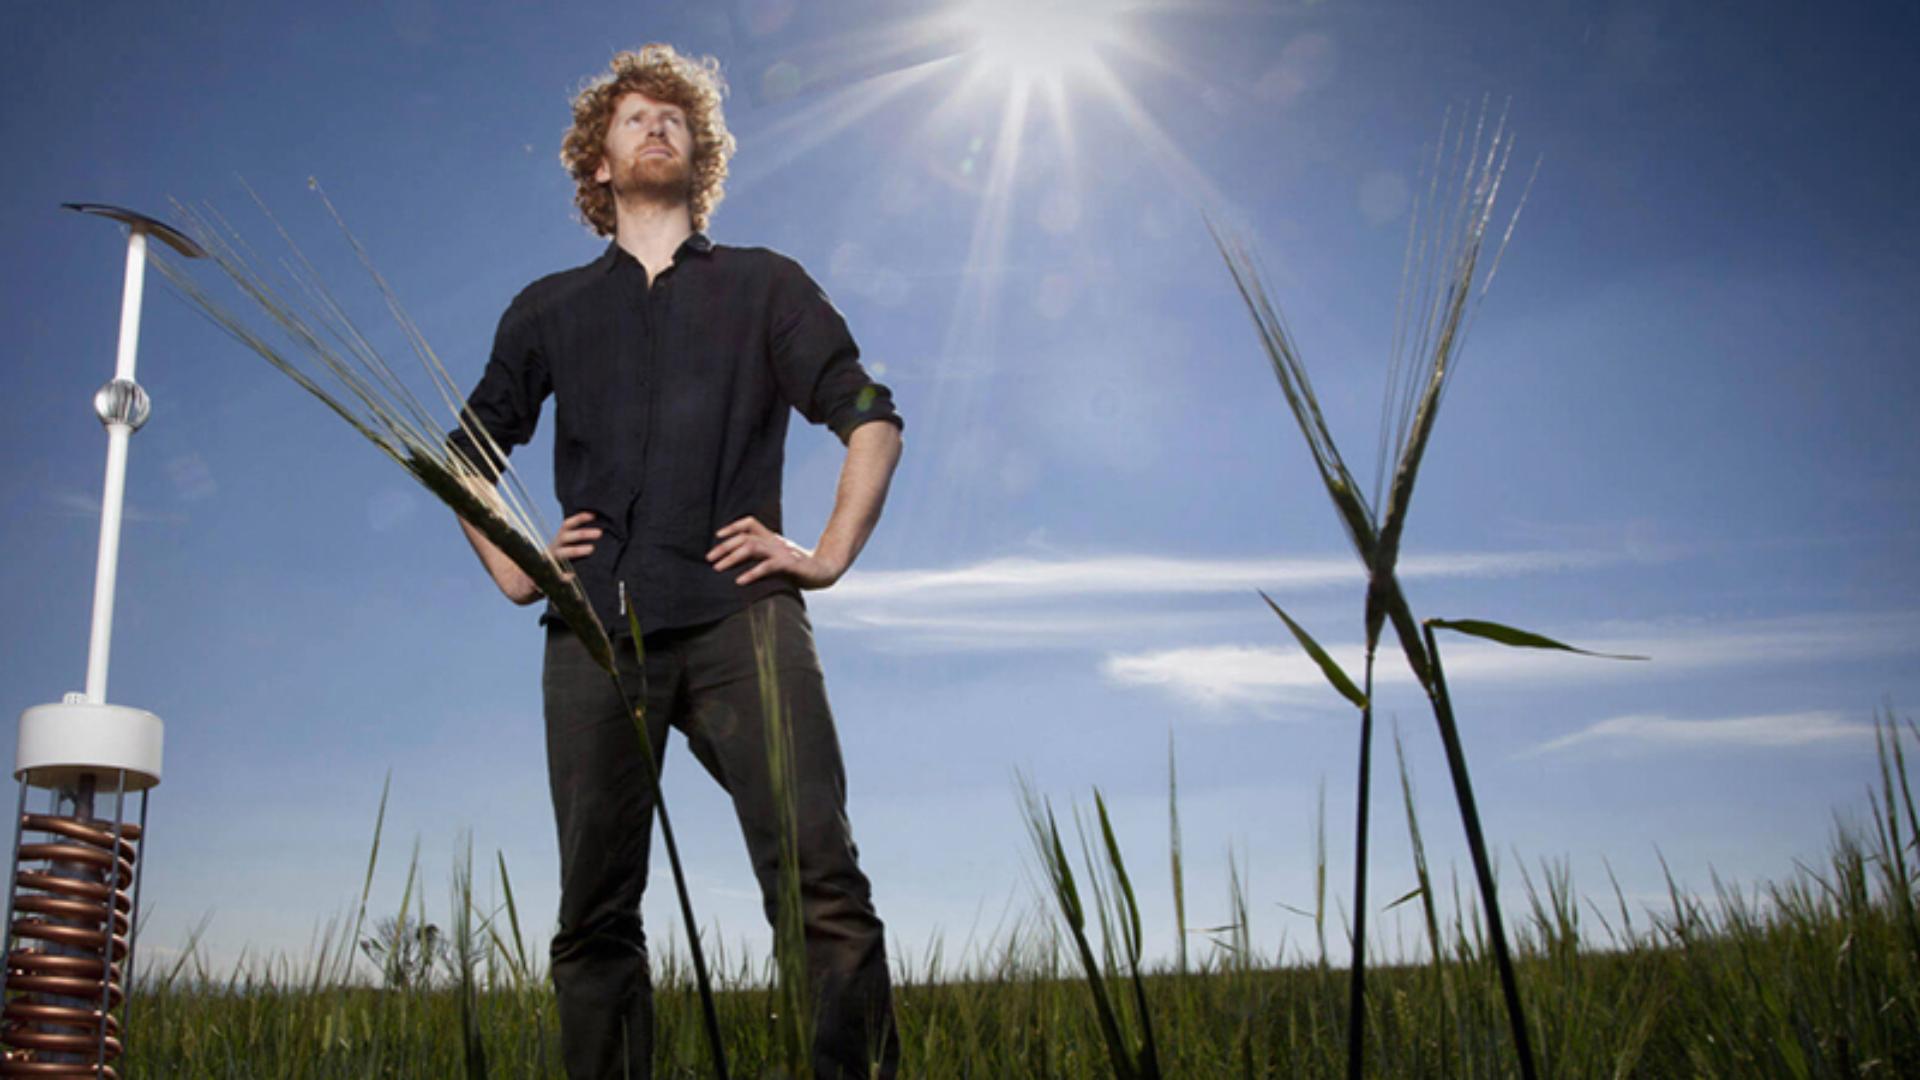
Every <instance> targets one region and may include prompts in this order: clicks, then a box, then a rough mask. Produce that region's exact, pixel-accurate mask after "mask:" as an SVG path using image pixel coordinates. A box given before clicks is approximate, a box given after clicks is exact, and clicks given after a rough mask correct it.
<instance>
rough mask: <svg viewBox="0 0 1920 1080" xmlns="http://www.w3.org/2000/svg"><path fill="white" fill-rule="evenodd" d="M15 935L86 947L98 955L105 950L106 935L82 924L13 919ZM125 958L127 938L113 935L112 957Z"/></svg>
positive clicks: (72, 946)
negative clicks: (72, 924) (66, 924)
mask: <svg viewBox="0 0 1920 1080" xmlns="http://www.w3.org/2000/svg"><path fill="white" fill-rule="evenodd" d="M13 934H14V936H15V937H27V938H33V939H34V940H36V941H45V942H48V943H50V944H53V945H65V946H66V947H68V948H70V949H88V950H91V951H92V952H93V954H94V955H96V956H98V955H99V954H100V953H102V952H103V951H105V950H106V947H107V935H106V934H105V933H103V932H101V931H99V930H88V929H86V928H85V927H82V926H62V925H61V924H59V923H50V922H48V921H46V920H45V919H15V920H13ZM126 958H127V939H126V938H124V937H121V936H120V935H119V934H115V935H114V936H113V959H114V960H116V961H118V960H125V959H126Z"/></svg>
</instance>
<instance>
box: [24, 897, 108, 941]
mask: <svg viewBox="0 0 1920 1080" xmlns="http://www.w3.org/2000/svg"><path fill="white" fill-rule="evenodd" d="M13 910H15V911H30V912H33V913H34V914H35V915H51V916H53V917H54V918H57V919H79V920H82V921H84V922H86V923H87V924H88V925H90V926H99V925H100V924H101V923H104V922H105V921H106V919H107V905H105V904H89V903H87V902H86V901H85V900H65V899H62V898H60V897H58V896H34V895H30V894H22V895H21V896H19V897H18V898H16V899H15V900H14V904H13ZM130 928H131V923H130V921H129V920H128V919H127V917H126V916H125V915H122V914H121V913H119V912H117V911H116V912H114V913H113V929H114V932H115V933H118V934H124V933H126V932H127V931H128V930H129V929H130Z"/></svg>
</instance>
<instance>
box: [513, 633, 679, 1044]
mask: <svg viewBox="0 0 1920 1080" xmlns="http://www.w3.org/2000/svg"><path fill="white" fill-rule="evenodd" d="M618 644H619V645H620V646H621V647H622V648H620V649H616V652H617V653H621V654H622V655H621V657H620V660H621V664H620V666H621V672H620V677H621V679H622V680H623V681H624V682H625V683H626V686H627V688H628V692H629V693H638V692H639V687H640V685H641V683H640V678H639V675H640V672H639V666H638V664H636V663H635V662H634V658H633V651H632V649H633V647H632V644H631V643H630V642H626V641H622V642H619V643H618ZM647 659H648V663H647V668H648V675H649V679H648V708H647V712H648V727H649V729H650V731H651V734H652V736H653V745H654V753H655V759H656V760H659V758H660V756H661V750H662V748H663V746H664V744H665V742H666V728H667V719H668V717H669V715H670V712H671V709H672V708H673V706H674V704H675V701H674V698H675V694H676V691H677V687H676V685H675V684H676V682H677V680H676V679H675V678H674V671H673V656H672V654H671V652H670V651H667V652H665V653H663V655H662V656H661V657H659V658H658V659H656V658H655V657H653V656H649V657H648V658H647ZM542 691H543V697H544V699H545V705H546V722H547V778H548V782H549V784H550V785H551V787H552V790H553V814H554V822H555V824H556V825H557V826H558V829H559V839H560V928H559V931H558V932H557V933H556V934H555V935H554V938H553V951H552V963H553V985H554V991H555V995H556V997H557V999H558V1004H559V1012H560V1045H561V1054H562V1057H563V1058H564V1060H565V1061H566V1066H567V1075H568V1077H570V1078H571V1080H627V1078H632V1080H644V1078H646V1077H649V1076H651V1075H652V1068H653V986H652V982H651V980H650V978H649V973H648V969H647V939H646V934H645V933H644V932H643V931H642V929H641V926H640V894H641V891H642V890H643V889H645V888H646V881H647V847H648V842H649V840H650V839H651V837H652V833H653V828H652V826H653V819H652V816H651V814H652V810H653V785H652V783H651V779H650V777H649V776H648V775H647V773H648V770H647V763H646V759H645V758H644V757H643V755H642V750H641V746H640V738H639V733H638V732H637V731H635V730H634V724H633V720H632V718H631V717H630V716H629V715H628V713H627V707H626V704H625V703H624V702H622V701H621V700H620V695H619V693H618V692H617V691H616V690H615V689H614V685H613V680H612V679H610V678H608V677H607V673H606V672H605V671H604V670H602V669H601V668H600V666H599V665H597V664H595V663H594V662H593V659H592V658H591V657H590V656H588V654H587V650H586V647H585V646H583V645H581V644H580V640H579V639H578V638H577V637H575V636H574V634H573V632H572V631H571V630H568V629H567V628H566V627H564V626H560V625H555V626H551V627H549V628H548V631H547V654H546V669H545V672H544V675H543V677H542Z"/></svg>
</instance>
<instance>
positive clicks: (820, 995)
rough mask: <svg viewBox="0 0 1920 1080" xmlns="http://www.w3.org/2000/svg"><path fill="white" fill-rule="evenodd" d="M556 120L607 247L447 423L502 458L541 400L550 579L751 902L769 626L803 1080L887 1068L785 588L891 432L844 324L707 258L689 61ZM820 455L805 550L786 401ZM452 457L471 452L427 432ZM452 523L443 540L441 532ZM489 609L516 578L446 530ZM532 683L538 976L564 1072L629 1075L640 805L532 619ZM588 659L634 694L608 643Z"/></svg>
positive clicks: (612, 734)
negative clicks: (792, 513)
mask: <svg viewBox="0 0 1920 1080" xmlns="http://www.w3.org/2000/svg"><path fill="white" fill-rule="evenodd" d="M611 67H612V71H611V73H610V74H608V75H606V76H604V77H602V78H601V79H600V80H598V81H597V82H594V83H592V84H590V85H588V86H587V87H586V88H585V89H583V90H582V91H581V92H580V94H579V95H578V97H576V98H575V100H574V102H573V126H572V128H571V130H569V131H568V133H567V135H566V139H565V141H564V144H563V147H562V151H561V159H562V161H563V162H564V163H565V164H566V166H567V168H568V170H569V172H570V173H571V174H572V175H573V177H574V180H575V182H576V185H577V190H576V194H575V202H576V203H577V205H578V207H579V209H580V212H581V216H582V217H583V218H584V219H585V220H586V222H587V224H588V225H589V226H591V227H592V228H593V229H594V230H595V231H596V232H597V233H599V234H600V235H603V236H604V235H609V234H611V235H612V236H613V242H612V243H610V244H609V245H608V247H607V250H606V252H605V253H604V254H603V255H601V256H600V257H599V258H598V259H595V260H594V261H593V262H590V263H588V264H586V265H585V266H581V267H577V268H575V269H573V270H568V271H564V272H562V273H558V274H554V275H550V276H548V277H545V278H542V279H540V280H539V281H536V282H534V283H533V284H532V285H530V286H528V287H527V288H526V289H525V290H524V291H522V292H521V293H520V295H519V296H518V297H516V298H515V299H514V301H513V303H512V304H511V305H510V306H509V307H508V308H507V311H506V314H505V315H504V316H503V317H502V318H501V320H500V328H499V331H498V335H497V337H496V338H495V344H494V350H493V355H492V357H491V359H490V360H489V362H488V364H487V369H486V372H485V374H484V375H483V376H482V378H481V380H480V384H479V386H478V387H477V388H476V389H475V390H474V392H473V394H472V396H471V398H470V399H469V402H468V404H469V405H470V406H471V407H472V409H473V412H474V414H475V416H476V417H478V419H479V420H480V422H481V423H482V424H484V425H485V426H486V428H487V430H488V432H489V433H490V434H491V435H492V436H493V438H494V439H495V440H496V441H497V442H498V443H499V444H500V445H501V447H503V448H510V447H513V446H517V445H521V444H524V443H525V442H526V441H527V440H528V438H529V437H531V435H532V433H533V428H534V424H535V422H536V421H537V420H538V417H539V413H540V408H541V405H542V402H543V401H544V400H545V399H546V397H547V396H548V395H552V396H553V397H554V399H555V403H556V409H555V411H556V417H555V423H556V425H557V429H556V432H555V437H554V487H555V492H556V494H557V495H558V496H559V499H560V502H561V505H562V508H563V510H564V514H565V520H564V523H563V524H562V526H561V528H560V531H559V533H558V535H557V536H556V537H555V540H554V550H555V551H556V552H557V553H558V554H560V555H562V556H565V557H566V558H567V559H569V560H571V561H572V563H573V566H574V568H575V570H576V572H577V573H578V574H579V577H580V581H581V584H582V585H583V586H584V587H585V589H586V592H587V595H588V598H589V599H590V600H591V601H592V602H593V605H594V608H595V610H596V612H597V613H598V614H599V616H600V619H601V621H602V623H603V624H605V625H606V626H607V627H608V629H609V630H612V631H614V632H615V633H616V635H617V634H619V633H620V632H621V631H623V630H625V628H626V627H627V609H628V607H629V606H631V607H632V608H633V609H634V611H636V612H637V614H638V617H639V621H640V625H641V627H642V632H643V633H644V635H645V642H644V644H645V654H646V659H645V664H646V671H645V684H646V686H647V717H648V721H649V732H648V735H649V737H650V738H651V740H652V742H653V746H654V748H655V751H656V754H655V756H656V758H658V757H659V756H660V755H659V751H661V750H663V749H664V746H665V742H666V735H667V728H668V726H669V725H671V726H673V727H677V728H679V729H680V730H681V731H682V732H683V733H684V734H685V736H686V738H687V742H688V745H689V746H690V748H691V749H692V750H693V752H694V754H695V756H696V757H697V758H698V759H699V760H700V762H701V764H702V765H704V766H705V767H706V769H707V771H708V772H709V773H710V774H712V775H713V777H714V779H716V780H717V781H719V783H720V784H721V786H722V787H723V788H725V789H726V790H727V791H728V793H729V794H730V795H731V796H732V798H733V802H734V807H735V810H736V812H737V813H738V816H739V819H740V827H741V830H742V832H743V833H744V834H745V837H746V841H747V848H748V852H749V854H750V855H751V857H752V861H753V868H754V872H755V874H756V876H757V877H758V879H759V882H760V887H761V890H762V895H763V897H764V899H765V902H766V905H767V913H768V918H769V921H772V920H773V918H774V917H775V914H776V912H777V906H776V905H777V900H776V897H777V895H778V894H777V892H776V889H777V886H778V883H779V873H780V870H779V849H780V836H779V830H778V825H777V819H776V812H775V807H774V802H773V796H772V792H771V789H770V785H769V783H768V766H767V747H766V741H765V736H764V728H763V726H762V724H763V717H762V706H761V700H762V699H761V685H760V679H759V677H758V669H757V666H756V662H755V659H756V658H755V654H754V647H753V640H754V634H753V631H754V627H755V626H756V625H759V626H763V627H764V626H766V625H771V626H772V628H773V630H774V642H775V646H774V658H773V659H774V665H773V666H774V669H775V670H776V671H777V673H778V674H777V691H778V694H779V698H780V700H781V703H782V705H783V707H784V710H785V716H786V719H787V724H788V727H789V728H790V729H791V730H792V737H793V744H794V745H793V749H794V754H793V757H794V759H795V774H796V775H795V779H796V782H797V783H796V787H797V789H798V794H797V798H796V807H795V809H796V811H797V814H796V816H797V832H798V841H799V860H798V861H799V868H798V874H799V880H800V891H801V905H802V913H803V918H804V921H805V927H806V952H807V956H806V961H807V971H808V976H809V980H810V986H811V991H812V995H813V998H812V1000H813V1004H814V1021H815V1045H814V1054H813V1056H814V1068H815V1072H816V1075H818V1076H820V1077H821V1078H823V1080H826V1078H835V1077H856V1076H857V1077H863V1078H864V1077H869V1076H871V1075H873V1074H874V1073H875V1071H876V1070H877V1072H878V1074H879V1075H881V1076H891V1075H892V1074H893V1071H894V1068H895V1061H896V1058H897V1055H898V1046H897V1039H896V1036H895V1033H894V1025H893V1017H892V1008H891V1004H890V988H889V982H888V976H887V963H886V952H885V949H884V946H883V943H882V927H881V923H880V920H879V918H878V917H877V916H876V915H875V914H874V909H873V904H872V902H871V900H870V898H869V888H868V883H867V879H866V877H865V876H864V875H863V874H862V873H861V871H860V868H859V866H858V864H857V853H856V850H855V848H854V845H853V840H852V836H851V832H850V828H849V826H848V823H847V819H846V814H845V778H844V774H843V772H842V768H841V759H840V751H839V745H838V742H837V741H836V737H835V734H834V728H833V719H832V715H831V714H830V712H829V711H828V707H827V699H826V695H825V689H824V686H823V684H822V681H821V675H820V666H819V660H818V659H817V657H816V656H815V653H814V649H813V639H812V633H811V629H810V627H809V625H808V623H807V618H806V613H805V609H804V605H803V604H802V602H801V599H800V590H803V589H823V588H826V587H828V586H830V585H832V584H833V583H834V582H835V581H837V580H839V579H840V577H841V575H843V574H845V573H846V571H847V569H848V567H850V566H851V565H852V564H853V561H854V558H855V557H856V556H857V555H859V553H860V549H861V547H862V546H863V545H864V544H865V543H866V541H867V538H868V536H869V535H871V533H872V531H873V528H874V525H875V523H876V522H877V521H878V520H879V517H880V510H881V506H882V504H883V502H884V501H885V498H886V492H887V486H888V484H889V482H890V481H891V478H892V476H893V470H894V466H895V464H896V463H897V462H898V460H899V455H900V447H901V440H900V430H901V421H900V418H899V416H898V414H897V413H896V412H895V411H894V408H893V403H892V397H891V395H890V393H889V392H888V391H887V389H886V387H884V386H881V385H879V384H877V383H875V382H873V381H872V380H871V379H869V378H868V376H867V373H866V372H865V370H864V369H863V368H862V367H861V365H860V362H859V359H858V352H857V350H856V349H855V347H854V343H853V340H852V338H851V337H850V336H849V335H848V333H847V328H846V324H845V322H844V321H843V320H842V319H841V317H840V315H839V313H838V312H837V311H835V310H834V308H833V306H832V305H831V304H830V303H828V302H827V300H826V298H825V296H824V295H822V294H821V292H820V290H819V288H818V287H817V286H816V285H814V283H813V282H812V281H811V280H810V279H809V278H808V277H807V275H806V273H805V272H804V271H802V270H801V269H800V267H799V266H798V265H797V264H795V263H794V262H793V261H791V260H790V259H787V258H785V257H783V256H781V255H778V254H775V253H773V252H771V251H767V250H765V249H760V248H734V247H727V246H722V245H718V244H714V243H712V242H711V241H710V240H709V239H708V238H707V236H706V234H705V232H704V230H705V228H706V226H707V222H708V219H709V217H710V216H711V214H712V212H713V209H714V207H715V205H716V204H717V203H718V202H719V201H720V198H721V194H722V182H723V181H724V180H725V178H726V173H727V161H728V159H729V158H730V157H731V155H732V152H733V145H734V143H733V137H732V136H731V135H730V134H729V133H728V132H727V128H726V122H725V119H724V117H723V115H722V113H721V108H720V98H721V95H722V93H723V92H724V85H723V84H722V82H721V80H720V77H719V70H718V65H717V63H716V62H715V61H713V60H712V59H711V58H709V59H706V60H703V61H694V60H692V59H690V58H687V57H683V56H681V55H680V54H678V53H677V52H675V51H674V49H673V48H672V47H671V46H667V45H648V46H646V47H645V48H642V49H641V50H639V51H638V52H631V53H630V52H623V53H620V54H619V55H617V56H615V57H614V59H613V62H612V65H611ZM790 408H797V409H798V410H799V411H800V412H801V414H802V415H803V416H805V417H806V418H807V419H808V420H810V421H812V422H814V423H817V424H825V425H827V426H828V427H830V428H831V429H832V430H833V431H834V433H835V434H837V435H838V436H839V437H840V439H841V440H842V441H843V442H844V443H845V444H846V447H847V456H846V461H845V464H844V466H843V468H842V470H841V474H840V482H839V488H838V492H837V494H836V496H835V500H834V507H833V513H832V515H831V517H830V518H829V519H828V521H827V525H826V529H825V531H824V532H823V533H822V535H821V537H820V541H819V543H818V544H817V545H815V546H814V547H813V548H812V549H811V550H809V549H807V548H804V547H801V546H800V545H798V544H796V543H794V542H792V541H790V540H788V539H786V538H785V537H784V536H782V535H781V513H780V485H781V465H782V461H783V450H784V447H783V444H784V442H785V436H786V430H787V422H788V416H789V409H790ZM454 441H455V443H456V445H458V446H459V447H460V449H461V450H463V451H464V452H466V453H468V454H470V455H473V456H474V460H481V458H482V457H484V456H485V455H484V454H483V453H482V451H480V450H479V448H478V447H476V446H475V445H474V443H473V442H472V440H469V439H466V438H465V437H464V436H460V435H457V434H456V435H455V436H454ZM463 526H464V522H463ZM465 527H466V532H467V537H468V539H469V540H470V541H472V543H473V546H474V549H475V551H476V552H477V553H478V554H479V555H480V558H481V561H482V562H483V563H484V564H485V566H486V567H487V569H488V571H489V572H490V573H491V574H492V576H493V579H494V581H495V583H496V584H498V585H499V587H500V589H501V591H502V592H504V593H505V594H506V595H507V596H508V597H509V598H510V599H512V600H513V601H514V602H515V603H519V604H528V603H532V602H533V601H534V600H536V599H538V598H539V591H538V589H537V588H536V587H535V585H534V584H533V582H532V581H531V580H530V579H528V578H527V576H526V575H525V574H524V573H522V572H521V571H520V570H519V568H518V567H516V566H515V565H514V564H513V563H512V562H511V561H510V560H508V559H507V558H506V557H505V556H504V555H502V554H501V552H500V551H499V550H498V549H496V548H495V547H493V545H491V544H490V543H488V542H487V540H486V539H485V538H484V537H483V536H482V535H481V534H480V533H478V532H477V531H476V530H474V529H473V528H472V527H470V526H465ZM542 621H543V622H544V623H546V624H547V651H546V667H545V674H544V680H543V690H544V699H545V711H546V726H547V761H548V775H549V781H550V783H551V786H552V791H553V805H554V815H555V818H556V821H557V824H558V827H559V837H560V862H561V871H560V872H561V898H560V927H559V932H558V933H557V934H556V935H555V937H554V940H553V953H552V961H553V980H554V987H555V990H556V992H557V995H558V999H559V1011H560V1027H561V1042H562V1048H563V1052H564V1056H565V1059H566V1065H567V1073H568V1075H569V1076H570V1077H572V1078H573V1080H601V1078H606V1077H622V1076H633V1077H646V1076H649V1075H650V1074H651V1057H652V1041H653V1039H652V989H651V984H650V982H649V978H648V969H647V952H646V939H645V935H644V933H643V932H642V929H641V923H640V895H641V890H642V888H643V887H644V885H645V881H646V872H647V855H648V847H649V841H650V834H651V831H652V830H651V826H652V818H651V814H652V810H653V800H654V791H653V789H652V786H651V783H650V782H649V779H648V776H647V772H648V769H647V766H646V761H645V757H644V756H643V754H644V751H643V748H642V747H641V744H640V741H639V736H638V734H637V733H636V731H635V727H634V724H633V722H632V719H631V717H630V716H629V714H628V712H627V710H626V707H625V706H624V704H623V703H622V702H621V700H620V698H619V695H618V694H617V693H616V692H615V690H614V687H613V685H612V681H611V680H610V679H608V678H607V676H606V674H605V672H603V671H602V670H601V669H600V668H599V667H597V666H596V665H595V664H594V663H593V661H592V660H591V659H590V658H589V657H588V655H587V653H586V650H585V648H584V647H583V646H582V645H581V644H580V642H579V641H578V640H577V639H576V638H575V636H574V634H573V633H572V631H570V630H569V629H568V628H567V627H566V626H565V624H563V623H561V622H560V621H559V619H558V618H557V617H555V616H554V615H553V614H552V612H551V610H549V612H548V614H547V616H546V617H544V618H543V620H542ZM615 651H616V653H618V654H619V655H620V657H621V661H622V663H623V664H624V665H625V666H626V667H627V668H629V669H631V670H623V673H622V678H623V679H624V680H625V681H626V683H627V685H629V686H636V687H637V686H638V685H640V672H639V670H638V666H639V665H638V662H637V661H635V659H634V656H633V652H634V650H633V647H632V643H631V642H630V641H621V642H619V643H618V645H617V647H616V650H615Z"/></svg>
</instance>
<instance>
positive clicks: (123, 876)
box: [20, 844, 133, 882]
mask: <svg viewBox="0 0 1920 1080" xmlns="http://www.w3.org/2000/svg"><path fill="white" fill-rule="evenodd" d="M20 858H21V860H22V861H23V862H24V861H29V860H31V861H34V862H64V863H78V864H84V865H86V866H91V867H93V868H94V869H95V870H97V871H99V872H100V875H101V876H102V877H105V876H106V875H107V874H110V873H112V872H113V869H114V866H115V860H114V858H113V856H112V855H109V854H107V853H106V852H105V851H102V850H100V849H99V848H93V847H87V846H85V845H84V844H21V845H20ZM118 865H119V868H120V880H121V881H128V882H130V881H132V880H133V864H132V863H130V862H128V861H127V860H125V859H121V860H119V862H118Z"/></svg>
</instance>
